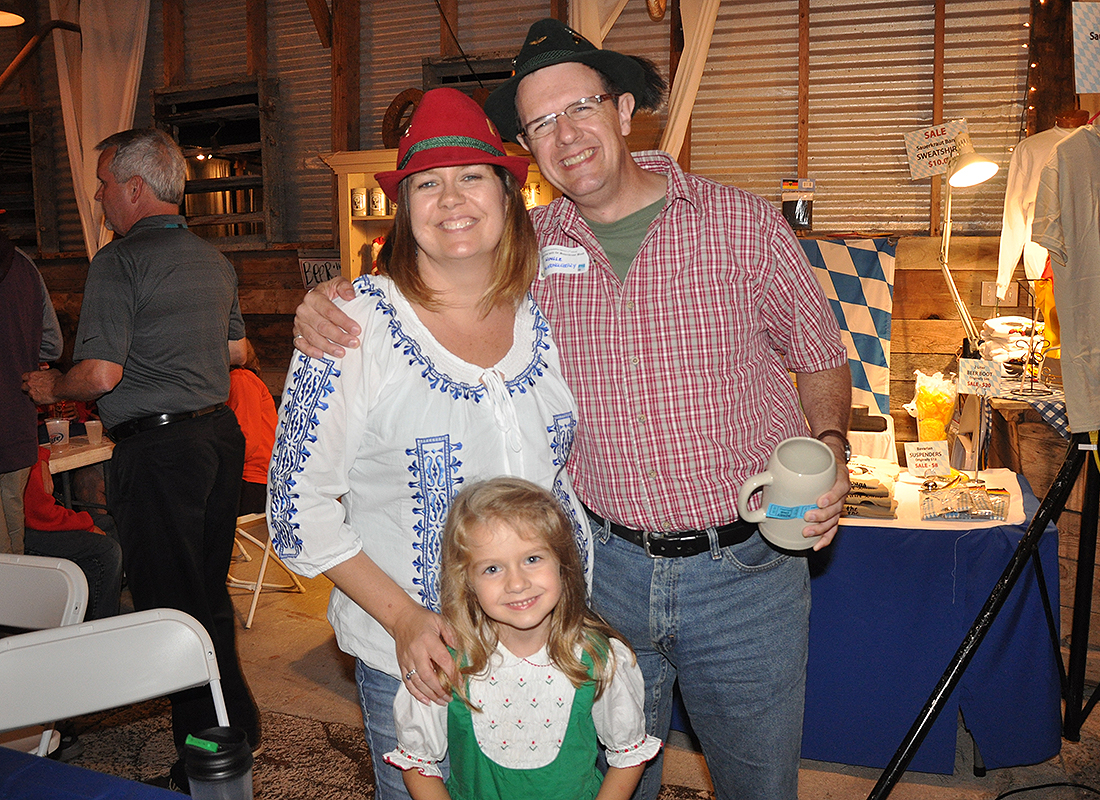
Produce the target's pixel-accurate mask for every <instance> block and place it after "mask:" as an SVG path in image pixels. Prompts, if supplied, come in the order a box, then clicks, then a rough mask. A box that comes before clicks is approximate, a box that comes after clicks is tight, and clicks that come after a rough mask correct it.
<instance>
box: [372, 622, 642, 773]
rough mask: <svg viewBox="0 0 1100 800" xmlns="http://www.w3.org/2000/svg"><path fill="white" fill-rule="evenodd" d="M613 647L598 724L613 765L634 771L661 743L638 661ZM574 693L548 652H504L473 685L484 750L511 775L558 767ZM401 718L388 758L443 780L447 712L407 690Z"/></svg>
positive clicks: (400, 702)
mask: <svg viewBox="0 0 1100 800" xmlns="http://www.w3.org/2000/svg"><path fill="white" fill-rule="evenodd" d="M611 643H612V649H613V650H614V653H615V665H616V667H615V674H614V676H613V677H612V680H611V682H610V683H609V684H608V685H607V687H606V688H605V689H604V692H603V694H602V695H600V697H599V698H598V699H597V700H596V701H595V703H594V704H593V706H592V719H593V722H595V724H596V735H597V736H598V737H599V740H600V742H602V743H603V745H604V747H606V748H607V763H608V764H609V765H611V766H612V767H620V768H623V767H633V766H636V765H638V764H643V763H645V762H646V761H649V759H651V758H653V757H654V756H655V755H657V753H658V751H659V750H660V749H661V740H660V739H658V738H657V737H655V736H647V735H646V732H645V711H644V705H643V704H644V698H645V687H644V684H643V681H642V673H641V670H639V669H638V664H637V662H636V661H635V660H634V654H633V653H631V652H630V650H629V648H627V646H626V645H625V644H623V643H622V642H620V641H619V640H617V639H612V640H611ZM574 691H575V690H574V687H573V684H572V683H571V682H570V681H569V678H567V677H566V676H565V674H564V673H563V672H561V671H559V670H558V669H557V667H555V666H554V665H553V664H552V663H551V662H550V659H549V657H548V656H547V655H546V648H545V647H544V648H542V649H541V650H539V651H538V652H537V653H535V654H534V655H532V656H528V657H527V658H520V657H518V656H515V655H513V654H512V653H511V652H509V651H508V649H507V648H506V647H504V645H497V650H496V652H495V653H494V654H493V656H492V658H491V660H490V663H489V669H488V674H487V675H486V676H485V677H483V678H475V679H473V680H471V681H470V700H471V701H472V702H473V703H474V704H475V705H476V706H478V707H479V708H480V709H482V710H481V712H475V713H471V715H470V716H471V718H472V719H473V723H474V732H475V734H476V735H477V739H478V746H479V747H480V748H481V751H482V752H483V753H484V754H485V755H486V756H487V757H488V758H489V759H490V760H492V761H493V762H495V763H497V764H499V765H500V766H502V767H507V768H510V769H537V768H538V767H542V766H545V765H546V764H549V763H551V762H552V761H553V760H554V759H555V758H556V757H557V754H558V750H559V749H560V747H561V743H562V740H563V738H564V737H565V731H566V729H567V728H568V726H569V712H570V710H571V708H572V705H573V694H574ZM451 702H453V703H457V702H460V701H458V700H452V701H451ZM393 716H394V721H395V722H396V724H397V749H396V750H393V751H391V752H389V753H386V755H385V756H384V758H385V759H386V761H387V762H388V763H390V764H392V765H394V766H395V767H400V768H401V769H417V770H419V771H420V772H422V773H423V774H425V775H432V776H435V777H443V775H442V772H441V771H440V769H439V762H440V761H442V760H443V758H444V757H445V756H446V754H447V706H440V705H437V704H435V703H433V704H431V705H424V704H423V703H421V702H420V701H418V700H417V699H416V698H415V697H413V696H412V695H411V694H410V693H409V690H408V689H407V688H405V684H404V683H402V684H401V688H400V689H398V690H397V695H396V696H395V697H394V700H393ZM593 746H595V743H593Z"/></svg>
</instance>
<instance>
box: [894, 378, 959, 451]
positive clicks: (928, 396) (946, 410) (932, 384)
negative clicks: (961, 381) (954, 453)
mask: <svg viewBox="0 0 1100 800" xmlns="http://www.w3.org/2000/svg"><path fill="white" fill-rule="evenodd" d="M915 374H916V376H917V389H916V393H915V394H914V396H913V402H911V403H906V404H905V406H904V408H905V410H906V411H908V412H909V414H910V415H911V416H914V417H916V418H917V440H918V441H921V442H939V441H947V438H948V436H947V430H948V426H950V425H951V419H952V417H954V415H955V400H956V399H957V398H958V393H959V390H958V384H957V383H956V381H955V377H954V376H953V375H951V376H948V377H946V378H945V377H944V376H943V373H942V372H936V373H934V374H932V375H925V374H924V373H923V372H921V371H920V370H919V369H918V370H917V371H916V373H915Z"/></svg>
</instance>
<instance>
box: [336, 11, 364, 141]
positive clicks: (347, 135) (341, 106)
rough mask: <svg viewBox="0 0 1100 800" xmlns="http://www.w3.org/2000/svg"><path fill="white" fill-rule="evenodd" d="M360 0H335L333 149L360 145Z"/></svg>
mask: <svg viewBox="0 0 1100 800" xmlns="http://www.w3.org/2000/svg"><path fill="white" fill-rule="evenodd" d="M359 13H360V12H359V0H333V2H332V149H333V150H358V149H359V37H360V33H359V31H360V25H359Z"/></svg>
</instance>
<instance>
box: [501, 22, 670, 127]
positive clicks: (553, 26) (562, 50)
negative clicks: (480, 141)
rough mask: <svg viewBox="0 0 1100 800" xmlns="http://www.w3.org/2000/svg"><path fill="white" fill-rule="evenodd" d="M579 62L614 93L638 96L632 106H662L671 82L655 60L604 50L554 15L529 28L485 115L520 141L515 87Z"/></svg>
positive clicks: (650, 107) (635, 108)
mask: <svg viewBox="0 0 1100 800" xmlns="http://www.w3.org/2000/svg"><path fill="white" fill-rule="evenodd" d="M571 62H572V63H578V64H584V65H585V66H588V67H591V68H592V69H594V70H596V72H598V73H600V74H601V75H602V76H603V77H604V79H605V82H606V83H608V84H609V89H611V90H612V91H613V92H614V93H615V94H624V93H626V92H629V93H630V94H632V95H633V96H634V110H635V111H637V110H638V109H645V110H647V111H653V110H656V109H657V108H660V106H661V102H662V101H663V100H664V94H665V89H666V88H667V85H666V83H665V79H664V78H662V77H661V74H660V72H658V71H657V67H656V66H655V65H654V63H653V62H652V61H650V60H649V59H646V58H642V57H640V56H628V55H623V54H622V53H616V52H615V51H614V50H601V49H599V48H598V47H596V45H594V44H592V42H590V41H588V40H587V39H585V38H584V37H583V36H581V35H580V34H579V33H577V32H576V31H575V30H573V29H572V28H570V27H569V26H568V25H566V24H564V23H562V22H559V21H558V20H556V19H540V20H539V21H538V22H536V23H535V24H534V25H532V26H531V27H530V29H529V30H528V31H527V38H526V39H524V42H523V47H522V48H520V51H519V55H518V56H516V58H515V74H514V75H513V76H512V77H511V78H510V79H508V80H507V81H505V82H504V83H503V84H502V85H501V86H500V87H499V88H497V89H496V90H495V91H494V92H493V93H492V94H490V95H489V99H488V100H486V101H485V113H486V114H488V115H489V118H490V119H492V120H493V122H495V123H496V124H497V127H498V128H500V133H501V135H502V136H503V137H504V138H505V139H507V140H508V141H512V142H516V141H519V139H518V137H519V134H520V126H519V120H518V119H517V118H516V90H517V89H518V88H519V84H520V81H522V80H523V79H524V78H526V77H527V76H528V75H530V74H531V73H532V72H535V71H537V70H540V69H543V68H544V67H551V66H554V65H555V64H566V63H571Z"/></svg>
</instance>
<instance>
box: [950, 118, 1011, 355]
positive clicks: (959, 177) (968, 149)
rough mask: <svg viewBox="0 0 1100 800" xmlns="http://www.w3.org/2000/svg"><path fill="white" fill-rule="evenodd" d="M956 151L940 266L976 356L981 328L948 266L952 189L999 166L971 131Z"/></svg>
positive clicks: (967, 347)
mask: <svg viewBox="0 0 1100 800" xmlns="http://www.w3.org/2000/svg"><path fill="white" fill-rule="evenodd" d="M955 150H956V152H955V156H954V157H953V158H952V159H951V162H950V163H949V164H948V166H947V199H946V201H945V202H944V210H943V239H942V240H941V242H940V268H941V269H942V270H943V278H944V280H945V281H947V288H948V289H950V290H951V298H952V299H953V300H954V301H955V308H956V309H958V312H959V317H960V318H961V319H962V324H963V328H964V329H965V330H966V338H967V341H966V342H964V343H963V356H964V357H973V355H974V354H975V353H976V352H977V348H978V328H977V326H976V325H975V324H974V320H973V319H972V318H971V316H970V312H969V311H967V309H966V305H965V304H964V303H963V301H962V298H961V297H959V290H958V288H956V286H955V280H954V278H952V277H951V270H950V269H948V267H947V249H948V247H949V246H950V244H951V189H952V187H956V186H957V187H960V188H961V187H965V186H977V185H978V184H979V183H984V182H985V181H987V180H989V179H990V178H992V177H993V176H994V175H996V174H997V170H998V169H1000V167H999V166H997V165H996V164H994V163H993V162H992V161H990V160H989V159H988V158H984V157H983V156H980V155H978V154H977V153H975V152H974V145H973V144H971V142H970V134H969V133H967V132H966V131H963V132H962V133H960V134H959V135H958V136H956V137H955Z"/></svg>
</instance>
